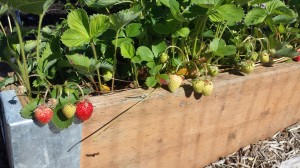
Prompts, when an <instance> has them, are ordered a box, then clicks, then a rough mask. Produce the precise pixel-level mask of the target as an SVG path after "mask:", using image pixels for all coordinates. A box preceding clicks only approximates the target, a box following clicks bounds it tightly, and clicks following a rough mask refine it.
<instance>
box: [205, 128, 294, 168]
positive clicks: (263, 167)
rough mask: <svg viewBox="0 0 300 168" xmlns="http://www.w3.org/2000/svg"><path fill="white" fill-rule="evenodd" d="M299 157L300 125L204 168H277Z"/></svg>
mask: <svg viewBox="0 0 300 168" xmlns="http://www.w3.org/2000/svg"><path fill="white" fill-rule="evenodd" d="M299 155H300V123H297V124H295V125H293V126H290V127H288V128H286V129H285V130H283V131H280V132H278V133H276V134H275V135H274V136H273V137H271V138H269V139H267V140H264V141H259V142H257V143H255V144H251V145H248V146H246V147H244V148H241V149H240V150H239V151H237V152H235V153H233V154H231V155H229V156H227V157H225V158H220V160H218V161H217V162H215V163H212V164H210V165H209V166H207V167H206V168H236V167H241V168H277V167H279V166H280V164H281V163H282V162H283V161H285V160H288V159H291V158H294V157H295V156H299Z"/></svg>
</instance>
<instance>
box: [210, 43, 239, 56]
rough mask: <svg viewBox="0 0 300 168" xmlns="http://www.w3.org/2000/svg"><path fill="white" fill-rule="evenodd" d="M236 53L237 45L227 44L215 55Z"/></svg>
mask: <svg viewBox="0 0 300 168" xmlns="http://www.w3.org/2000/svg"><path fill="white" fill-rule="evenodd" d="M235 53H236V47H235V46H233V45H227V46H224V47H220V48H219V49H218V51H217V52H216V53H215V55H218V56H226V55H234V54H235Z"/></svg>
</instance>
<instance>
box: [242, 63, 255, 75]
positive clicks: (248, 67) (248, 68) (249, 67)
mask: <svg viewBox="0 0 300 168" xmlns="http://www.w3.org/2000/svg"><path fill="white" fill-rule="evenodd" d="M253 70H254V62H253V61H250V60H247V61H244V62H242V63H241V71H242V72H244V73H246V74H249V73H251V72H252V71H253Z"/></svg>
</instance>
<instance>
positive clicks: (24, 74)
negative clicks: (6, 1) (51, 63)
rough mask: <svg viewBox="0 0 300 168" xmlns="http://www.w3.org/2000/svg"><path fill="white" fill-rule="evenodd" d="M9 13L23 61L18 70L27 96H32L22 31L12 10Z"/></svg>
mask: <svg viewBox="0 0 300 168" xmlns="http://www.w3.org/2000/svg"><path fill="white" fill-rule="evenodd" d="M10 13H11V15H12V17H13V20H14V23H15V26H16V28H17V34H18V39H19V43H20V51H21V57H22V62H23V67H19V68H20V70H21V69H22V70H21V76H22V78H23V82H24V84H25V87H26V89H27V93H28V96H29V98H32V97H31V96H32V94H31V86H30V81H29V76H28V73H29V72H28V69H27V67H28V66H27V60H26V55H25V50H24V42H23V37H22V32H21V28H20V25H19V23H18V21H17V17H16V15H15V13H14V12H12V11H11V10H10Z"/></svg>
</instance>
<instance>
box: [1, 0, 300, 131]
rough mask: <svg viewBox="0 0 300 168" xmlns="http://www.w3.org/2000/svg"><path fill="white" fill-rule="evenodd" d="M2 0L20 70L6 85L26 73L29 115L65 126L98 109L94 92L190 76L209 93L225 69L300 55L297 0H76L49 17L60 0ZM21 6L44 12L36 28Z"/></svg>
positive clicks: (9, 46)
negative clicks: (54, 19) (25, 22)
mask: <svg viewBox="0 0 300 168" xmlns="http://www.w3.org/2000/svg"><path fill="white" fill-rule="evenodd" d="M0 3H1V5H2V6H1V11H0V15H7V16H8V17H9V18H10V17H12V20H13V22H14V24H8V25H4V26H3V24H2V22H1V24H0V28H1V30H2V33H0V48H1V51H0V52H1V57H0V58H1V59H0V61H1V62H5V63H7V64H9V66H10V67H11V68H13V70H14V73H15V74H14V76H10V77H6V78H5V79H4V80H2V81H1V82H0V87H1V88H2V87H4V86H6V85H8V84H12V83H16V81H18V89H17V90H18V92H19V94H26V95H27V96H28V97H29V98H30V101H29V102H28V105H26V106H25V107H24V108H23V110H22V111H21V115H22V116H23V117H24V118H36V119H37V120H40V121H41V122H42V123H48V122H50V120H51V121H52V122H53V124H54V125H55V126H57V127H58V128H60V129H64V128H67V127H68V126H70V125H71V124H72V122H73V119H74V117H77V118H79V119H81V120H82V121H85V120H87V119H89V118H90V117H91V115H92V112H93V108H94V107H93V105H92V104H91V103H90V102H89V101H87V100H86V97H85V95H90V94H93V95H101V94H105V93H106V92H114V91H115V90H116V89H119V88H127V87H131V88H138V87H142V86H146V87H159V86H161V85H167V86H168V87H167V88H168V90H169V91H170V92H175V91H176V90H177V89H178V88H179V87H180V86H181V84H182V82H183V78H185V79H186V80H188V81H190V82H191V85H192V87H193V89H194V91H195V92H197V93H201V94H202V95H204V96H209V95H211V94H212V93H213V89H214V85H213V82H212V80H213V78H215V77H216V76H218V74H219V73H221V72H224V71H227V70H232V69H235V70H239V71H241V72H243V73H245V74H249V73H251V72H252V71H253V70H254V68H255V66H259V65H262V64H264V65H269V66H272V64H274V63H277V62H278V61H282V59H284V60H291V59H294V60H295V61H299V59H298V57H297V56H298V55H299V53H297V52H296V49H299V43H300V41H299V39H300V38H299V37H300V31H299V16H298V12H299V7H298V6H297V2H296V1H295V0H293V1H287V2H284V1H282V0H264V1H257V0H249V1H238V0H232V1H228V0H227V1H224V0H214V1H210V0H209V1H203V0H189V1H187V0H185V1H182V0H156V1H144V0H79V1H76V2H75V1H68V3H67V4H66V5H65V8H66V11H67V15H66V17H65V18H64V19H62V20H61V22H59V23H56V24H55V25H45V26H44V25H43V20H44V17H45V16H46V14H47V11H48V9H49V8H51V4H53V3H54V0H41V1H33V0H28V1H26V2H23V1H22V2H21V1H19V0H11V1H5V0H0ZM20 4H21V5H20ZM16 10H17V11H20V12H21V14H22V13H30V14H33V15H38V16H39V22H38V25H37V30H28V28H27V27H26V26H22V24H21V22H20V17H18V16H17V14H16V12H15V11H16ZM7 30H10V31H7ZM16 78H17V80H15V79H16ZM40 109H42V110H40ZM45 109H46V110H45ZM49 109H50V110H49ZM35 111H39V112H40V111H48V113H47V114H48V116H49V117H48V118H47V119H42V118H43V117H39V116H43V115H42V114H43V113H40V115H35V114H36V112H35ZM50 111H52V112H53V115H52V116H51V115H50ZM37 114H38V113H37ZM50 116H51V117H50Z"/></svg>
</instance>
